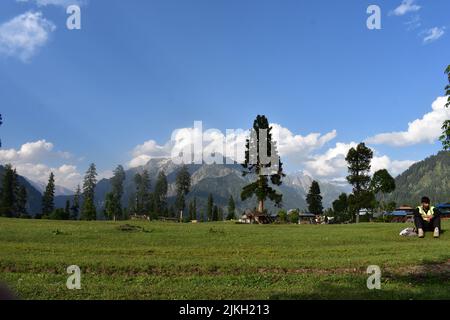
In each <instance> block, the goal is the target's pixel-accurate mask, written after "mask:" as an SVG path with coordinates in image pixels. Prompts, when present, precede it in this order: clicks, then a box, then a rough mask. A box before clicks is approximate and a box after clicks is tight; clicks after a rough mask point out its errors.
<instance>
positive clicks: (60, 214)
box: [49, 208, 70, 220]
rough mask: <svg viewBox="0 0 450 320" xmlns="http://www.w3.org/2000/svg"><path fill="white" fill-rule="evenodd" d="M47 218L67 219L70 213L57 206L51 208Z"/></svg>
mask: <svg viewBox="0 0 450 320" xmlns="http://www.w3.org/2000/svg"><path fill="white" fill-rule="evenodd" d="M49 218H50V219H51V220H69V218H70V213H68V212H67V211H66V210H65V209H62V208H58V209H55V210H53V211H52V212H51V213H50V214H49Z"/></svg>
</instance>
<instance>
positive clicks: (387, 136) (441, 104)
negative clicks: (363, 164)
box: [366, 97, 450, 147]
mask: <svg viewBox="0 0 450 320" xmlns="http://www.w3.org/2000/svg"><path fill="white" fill-rule="evenodd" d="M446 102H447V98H446V97H439V98H437V99H436V100H435V101H434V102H433V104H432V111H431V112H429V113H427V114H425V115H424V116H423V117H422V118H421V119H417V120H414V121H413V122H410V123H409V124H408V129H407V131H399V132H389V133H381V134H377V135H375V136H373V137H370V138H368V139H366V141H367V142H368V143H371V144H386V145H390V146H395V147H404V146H410V145H414V144H418V143H435V142H436V141H437V140H438V138H439V136H440V135H441V131H442V130H441V127H442V123H443V122H444V121H445V120H446V119H449V118H450V109H449V108H445V104H446Z"/></svg>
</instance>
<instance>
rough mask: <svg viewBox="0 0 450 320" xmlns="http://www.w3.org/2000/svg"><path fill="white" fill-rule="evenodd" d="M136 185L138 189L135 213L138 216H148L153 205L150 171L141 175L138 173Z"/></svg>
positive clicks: (135, 178)
mask: <svg viewBox="0 0 450 320" xmlns="http://www.w3.org/2000/svg"><path fill="white" fill-rule="evenodd" d="M134 183H135V187H136V194H135V196H136V202H135V213H136V214H138V215H144V214H148V213H149V210H150V204H151V198H150V176H149V174H148V171H147V170H144V171H142V173H141V174H139V173H136V175H135V176H134Z"/></svg>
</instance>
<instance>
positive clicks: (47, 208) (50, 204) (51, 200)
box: [42, 172, 55, 216]
mask: <svg viewBox="0 0 450 320" xmlns="http://www.w3.org/2000/svg"><path fill="white" fill-rule="evenodd" d="M53 210H55V175H54V174H53V172H51V173H50V176H49V177H48V183H47V186H46V187H45V191H44V194H43V196H42V214H43V215H45V216H49V215H50V214H51V213H52V212H53Z"/></svg>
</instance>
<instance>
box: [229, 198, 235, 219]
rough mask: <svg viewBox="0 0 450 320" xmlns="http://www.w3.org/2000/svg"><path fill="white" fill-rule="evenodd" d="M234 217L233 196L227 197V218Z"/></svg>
mask: <svg viewBox="0 0 450 320" xmlns="http://www.w3.org/2000/svg"><path fill="white" fill-rule="evenodd" d="M234 219H236V204H235V202H234V199H233V196H230V198H229V199H228V215H227V220H234Z"/></svg>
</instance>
